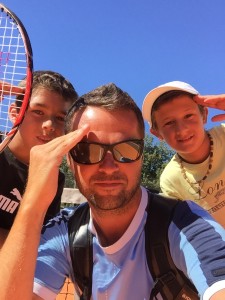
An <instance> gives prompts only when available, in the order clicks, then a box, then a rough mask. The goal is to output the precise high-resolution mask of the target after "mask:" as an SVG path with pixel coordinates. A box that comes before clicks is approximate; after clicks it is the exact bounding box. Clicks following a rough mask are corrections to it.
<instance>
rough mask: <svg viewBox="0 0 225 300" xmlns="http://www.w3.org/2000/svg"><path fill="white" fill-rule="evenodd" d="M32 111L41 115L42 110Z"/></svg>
mask: <svg viewBox="0 0 225 300" xmlns="http://www.w3.org/2000/svg"><path fill="white" fill-rule="evenodd" d="M33 112H34V113H35V114H37V115H43V112H42V111H41V110H33Z"/></svg>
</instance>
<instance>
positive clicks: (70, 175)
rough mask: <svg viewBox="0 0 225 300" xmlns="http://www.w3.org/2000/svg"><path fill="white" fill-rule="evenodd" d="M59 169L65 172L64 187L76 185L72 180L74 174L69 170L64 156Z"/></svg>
mask: <svg viewBox="0 0 225 300" xmlns="http://www.w3.org/2000/svg"><path fill="white" fill-rule="evenodd" d="M60 170H61V171H62V172H63V173H64V174H65V177H66V178H65V186H64V187H65V188H75V187H76V183H75V180H74V176H73V173H72V171H71V170H70V168H69V166H68V164H67V161H66V157H64V158H63V161H62V164H61V166H60Z"/></svg>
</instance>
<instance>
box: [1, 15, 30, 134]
mask: <svg viewBox="0 0 225 300" xmlns="http://www.w3.org/2000/svg"><path fill="white" fill-rule="evenodd" d="M0 32H1V34H0V78H1V82H0V135H2V137H3V138H5V136H6V135H7V133H8V132H9V131H10V130H11V128H12V127H13V124H12V122H11V120H10V117H9V108H10V106H11V104H12V103H15V101H16V103H17V104H16V105H15V108H16V109H17V110H18V112H19V110H20V107H21V104H22V100H19V99H17V98H16V97H17V96H18V95H23V93H21V92H18V91H15V90H14V89H13V87H14V86H18V84H19V83H20V82H21V80H23V79H24V78H25V77H26V71H27V57H26V49H25V46H24V42H23V38H22V36H21V34H20V31H19V30H18V26H17V24H16V23H15V22H14V21H13V20H12V19H11V17H10V16H9V15H8V14H7V13H6V12H4V11H3V10H1V11H0ZM20 98H23V97H22V96H21V97H20Z"/></svg>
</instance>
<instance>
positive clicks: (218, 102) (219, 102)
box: [194, 94, 225, 122]
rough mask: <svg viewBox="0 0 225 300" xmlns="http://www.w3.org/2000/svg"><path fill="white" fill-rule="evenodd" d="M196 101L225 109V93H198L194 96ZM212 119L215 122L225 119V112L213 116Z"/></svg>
mask: <svg viewBox="0 0 225 300" xmlns="http://www.w3.org/2000/svg"><path fill="white" fill-rule="evenodd" d="M194 101H195V102H196V103H197V104H200V105H203V106H207V107H211V108H216V109H220V110H225V94H220V95H205V96H201V95H197V96H195V97H194ZM211 120H212V121H213V122H218V121H223V120H225V113H224V114H219V115H216V116H214V117H212V119H211Z"/></svg>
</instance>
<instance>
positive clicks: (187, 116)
mask: <svg viewBox="0 0 225 300" xmlns="http://www.w3.org/2000/svg"><path fill="white" fill-rule="evenodd" d="M191 117H193V114H187V115H186V116H185V118H186V119H189V118H191Z"/></svg>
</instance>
